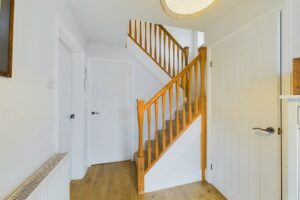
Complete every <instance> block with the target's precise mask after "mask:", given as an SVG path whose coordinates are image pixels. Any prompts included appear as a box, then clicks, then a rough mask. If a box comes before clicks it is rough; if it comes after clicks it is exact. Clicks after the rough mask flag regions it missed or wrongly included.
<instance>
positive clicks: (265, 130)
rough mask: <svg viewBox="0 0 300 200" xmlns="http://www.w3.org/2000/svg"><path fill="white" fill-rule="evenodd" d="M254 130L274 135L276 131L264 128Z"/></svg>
mask: <svg viewBox="0 0 300 200" xmlns="http://www.w3.org/2000/svg"><path fill="white" fill-rule="evenodd" d="M253 130H259V131H264V132H268V133H270V134H274V133H275V129H274V128H272V127H268V128H266V129H263V128H253Z"/></svg>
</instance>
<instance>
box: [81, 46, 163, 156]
mask: <svg viewBox="0 0 300 200" xmlns="http://www.w3.org/2000/svg"><path fill="white" fill-rule="evenodd" d="M87 57H88V59H90V58H93V59H102V60H112V61H119V62H128V63H130V64H131V66H132V85H133V88H132V91H133V94H132V95H133V98H132V99H133V102H132V108H131V110H132V113H133V116H132V117H133V119H132V122H133V123H132V130H133V132H132V134H134V136H133V141H132V142H133V143H132V154H133V153H134V152H135V151H136V150H137V145H138V137H137V136H138V135H137V117H136V113H137V111H136V99H144V100H145V102H146V101H148V100H149V99H150V98H151V97H153V95H154V94H156V93H157V92H158V91H159V90H160V89H161V88H162V87H163V86H164V84H163V83H162V82H161V81H160V80H159V79H158V78H156V77H155V76H154V75H153V74H152V73H151V72H150V71H148V70H147V68H146V67H145V66H144V65H143V64H142V63H140V62H139V61H138V60H137V59H136V58H135V57H134V56H133V55H132V54H131V53H130V52H129V50H128V49H126V48H124V47H118V46H106V45H99V44H89V45H88V47H87Z"/></svg>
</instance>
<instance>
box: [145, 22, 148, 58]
mask: <svg viewBox="0 0 300 200" xmlns="http://www.w3.org/2000/svg"><path fill="white" fill-rule="evenodd" d="M147 40H148V36H147V22H145V50H146V52H148V45H147Z"/></svg>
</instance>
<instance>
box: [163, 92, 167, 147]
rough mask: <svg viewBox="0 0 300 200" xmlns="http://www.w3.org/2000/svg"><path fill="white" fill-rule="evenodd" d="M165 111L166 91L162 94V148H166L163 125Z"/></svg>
mask: <svg viewBox="0 0 300 200" xmlns="http://www.w3.org/2000/svg"><path fill="white" fill-rule="evenodd" d="M165 111H166V93H163V95H162V143H163V150H165V148H166V145H167V144H166V127H165Z"/></svg>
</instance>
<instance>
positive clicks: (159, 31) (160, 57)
mask: <svg viewBox="0 0 300 200" xmlns="http://www.w3.org/2000/svg"><path fill="white" fill-rule="evenodd" d="M158 34H159V65H160V66H161V65H162V41H161V39H162V38H161V28H160V27H158Z"/></svg>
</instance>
